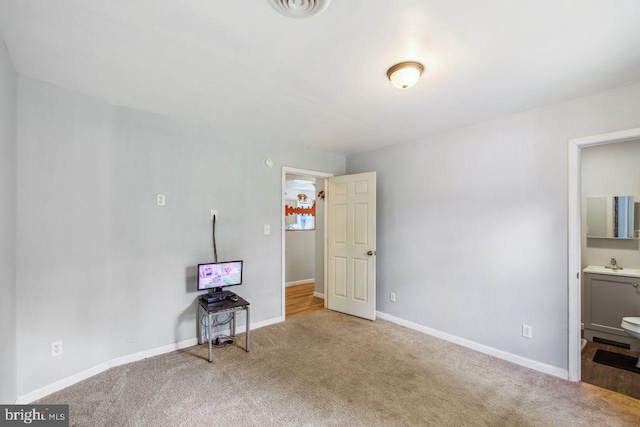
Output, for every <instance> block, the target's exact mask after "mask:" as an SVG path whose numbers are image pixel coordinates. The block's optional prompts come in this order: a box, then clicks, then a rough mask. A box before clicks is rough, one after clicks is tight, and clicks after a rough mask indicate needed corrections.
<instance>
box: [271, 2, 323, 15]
mask: <svg viewBox="0 0 640 427" xmlns="http://www.w3.org/2000/svg"><path fill="white" fill-rule="evenodd" d="M330 2H331V0H269V3H271V6H273V7H274V8H275V9H276V10H277V11H278V12H280V13H281V14H283V15H284V16H288V17H289V18H308V17H310V16H314V15H319V14H321V13H322V12H324V10H325V9H326V8H327V6H329V3H330Z"/></svg>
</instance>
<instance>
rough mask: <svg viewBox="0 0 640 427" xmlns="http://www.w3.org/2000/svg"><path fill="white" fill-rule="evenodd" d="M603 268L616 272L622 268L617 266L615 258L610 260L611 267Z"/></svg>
mask: <svg viewBox="0 0 640 427" xmlns="http://www.w3.org/2000/svg"><path fill="white" fill-rule="evenodd" d="M605 268H610V269H612V270H613V271H617V270H622V269H623V268H622V267H619V266H618V262H617V261H616V259H615V258H611V265H607V266H606V267H605Z"/></svg>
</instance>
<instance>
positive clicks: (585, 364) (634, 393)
mask: <svg viewBox="0 0 640 427" xmlns="http://www.w3.org/2000/svg"><path fill="white" fill-rule="evenodd" d="M600 349H602V350H607V351H613V352H615V353H621V354H626V355H628V356H634V357H638V355H639V354H640V352H637V351H633V350H627V349H624V348H620V347H615V346H611V345H606V344H601V343H594V342H591V341H588V342H587V346H586V347H585V348H584V350H582V381H583V382H585V383H589V384H593V385H597V386H598V387H602V388H606V389H609V390H613V391H616V392H618V393H622V394H626V395H627V396H631V397H635V398H636V399H640V374H636V373H634V372H629V371H625V370H624V369H618V368H614V367H612V366H607V365H603V364H600V363H596V362H594V361H593V356H594V355H595V354H596V351H598V350H600Z"/></svg>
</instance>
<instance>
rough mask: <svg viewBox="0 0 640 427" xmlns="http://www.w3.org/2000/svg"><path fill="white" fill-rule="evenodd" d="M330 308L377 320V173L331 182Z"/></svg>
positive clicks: (329, 189)
mask: <svg viewBox="0 0 640 427" xmlns="http://www.w3.org/2000/svg"><path fill="white" fill-rule="evenodd" d="M326 193H327V196H326V197H327V208H328V209H327V225H328V227H327V231H328V233H327V240H328V242H327V264H328V265H327V308H328V309H330V310H335V311H339V312H342V313H346V314H351V315H353V316H358V317H363V318H365V319H370V320H375V318H376V256H375V253H376V173H375V172H368V173H360V174H355V175H344V176H337V177H333V178H329V179H328V184H327V189H326Z"/></svg>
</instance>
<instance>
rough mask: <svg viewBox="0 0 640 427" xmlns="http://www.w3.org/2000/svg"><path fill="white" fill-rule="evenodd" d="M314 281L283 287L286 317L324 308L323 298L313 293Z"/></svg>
mask: <svg viewBox="0 0 640 427" xmlns="http://www.w3.org/2000/svg"><path fill="white" fill-rule="evenodd" d="M314 289H315V283H313V282H310V283H304V284H302V285H295V286H289V287H287V288H286V289H285V315H286V317H291V316H299V315H301V314H306V313H311V312H312V311H316V310H321V309H323V308H324V300H323V299H321V298H318V297H315V296H314V295H313V291H314Z"/></svg>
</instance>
